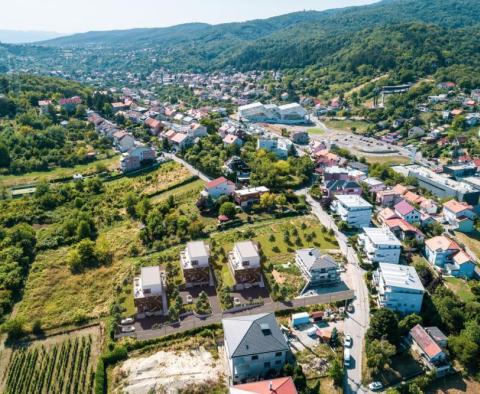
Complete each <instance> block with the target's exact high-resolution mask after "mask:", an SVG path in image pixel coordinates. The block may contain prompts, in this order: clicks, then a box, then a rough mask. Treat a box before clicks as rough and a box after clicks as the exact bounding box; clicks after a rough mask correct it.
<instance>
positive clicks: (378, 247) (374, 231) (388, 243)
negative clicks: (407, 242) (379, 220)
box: [358, 227, 402, 264]
mask: <svg viewBox="0 0 480 394" xmlns="http://www.w3.org/2000/svg"><path fill="white" fill-rule="evenodd" d="M358 244H359V246H361V247H363V250H364V251H365V254H366V255H367V260H368V262H370V263H390V264H398V262H399V260H400V253H401V251H402V243H401V242H400V241H399V240H398V238H397V237H395V235H394V234H393V233H392V232H391V231H390V230H389V229H388V228H385V227H384V228H376V227H366V228H364V229H363V234H360V235H359V236H358Z"/></svg>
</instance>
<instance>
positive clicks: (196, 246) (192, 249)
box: [180, 241, 213, 287]
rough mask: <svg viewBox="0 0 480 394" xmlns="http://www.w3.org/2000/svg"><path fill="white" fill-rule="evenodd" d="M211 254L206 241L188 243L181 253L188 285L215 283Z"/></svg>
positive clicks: (181, 265) (182, 266) (181, 262)
mask: <svg viewBox="0 0 480 394" xmlns="http://www.w3.org/2000/svg"><path fill="white" fill-rule="evenodd" d="M209 256H210V253H209V249H208V246H207V245H206V244H205V242H203V241H194V242H189V243H187V247H186V248H185V250H183V251H182V252H181V253H180V267H181V268H182V272H183V277H184V279H185V284H186V287H193V286H201V285H213V278H212V276H211V272H210V264H209Z"/></svg>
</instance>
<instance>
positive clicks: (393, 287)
mask: <svg viewBox="0 0 480 394" xmlns="http://www.w3.org/2000/svg"><path fill="white" fill-rule="evenodd" d="M373 281H374V283H375V286H376V288H377V291H378V305H379V306H380V307H382V308H387V309H390V310H393V311H397V312H400V313H401V314H410V313H419V312H420V310H421V309H422V302H423V294H424V293H425V289H424V288H423V285H422V282H421V281H420V278H419V277H418V274H417V271H416V270H415V268H414V267H410V266H406V265H398V264H388V263H380V264H379V267H378V270H377V271H375V273H374V275H373Z"/></svg>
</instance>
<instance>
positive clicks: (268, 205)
mask: <svg viewBox="0 0 480 394" xmlns="http://www.w3.org/2000/svg"><path fill="white" fill-rule="evenodd" d="M275 202H276V198H275V194H273V193H263V194H262V195H261V196H260V206H261V207H262V208H263V209H272V208H273V207H275Z"/></svg>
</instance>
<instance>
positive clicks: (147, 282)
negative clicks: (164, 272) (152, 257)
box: [140, 265, 162, 287]
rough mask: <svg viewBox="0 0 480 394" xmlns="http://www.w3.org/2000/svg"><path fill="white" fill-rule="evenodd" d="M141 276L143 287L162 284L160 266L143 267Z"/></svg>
mask: <svg viewBox="0 0 480 394" xmlns="http://www.w3.org/2000/svg"><path fill="white" fill-rule="evenodd" d="M140 276H141V278H142V286H143V287H145V286H155V285H161V284H162V280H161V276H160V267H159V266H158V265H156V266H153V267H142V268H141V270H140Z"/></svg>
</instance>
